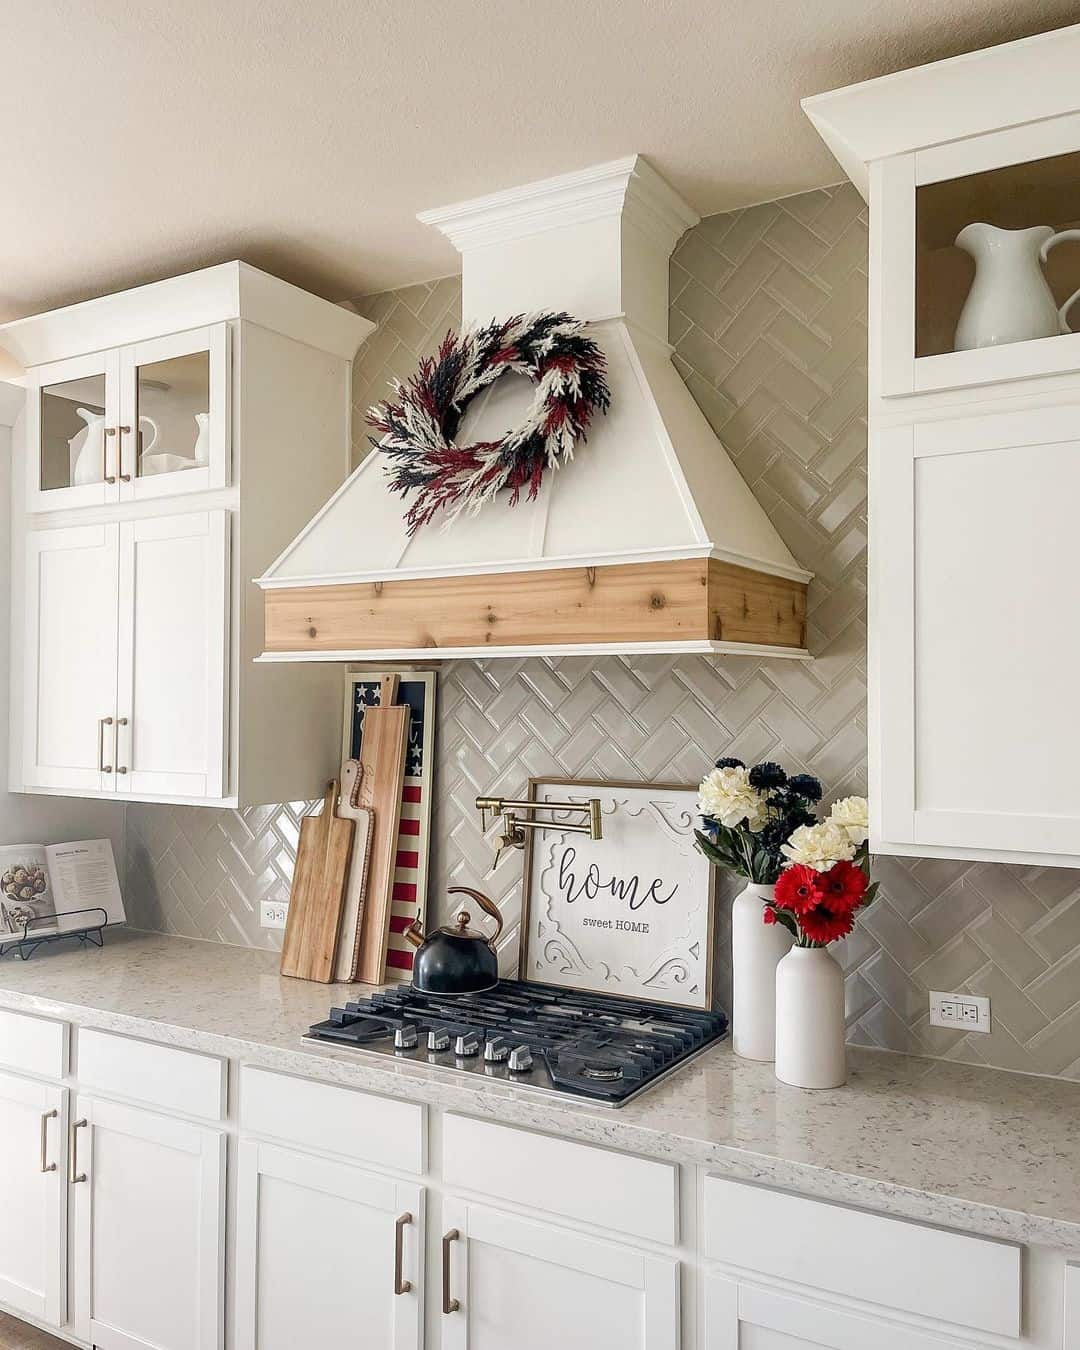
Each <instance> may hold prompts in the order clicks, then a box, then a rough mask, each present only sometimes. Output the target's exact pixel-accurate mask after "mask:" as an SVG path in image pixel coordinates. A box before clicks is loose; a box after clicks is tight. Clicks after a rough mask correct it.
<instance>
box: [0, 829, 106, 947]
mask: <svg viewBox="0 0 1080 1350" xmlns="http://www.w3.org/2000/svg"><path fill="white" fill-rule="evenodd" d="M81 909H83V910H84V909H103V910H104V911H105V913H106V915H107V916H108V917H107V919H106V920H105V921H106V922H107V923H123V922H124V920H125V918H126V917H127V916H126V915H125V913H124V901H123V897H122V896H121V894H120V882H119V879H118V878H117V875H116V862H115V860H114V858H113V851H112V844H111V843H110V842H109V841H108V839H84V840H76V841H74V842H72V843H69V844H2V845H0V942H3V940H4V935H5V934H7V933H12V934H15V935H17V936H19V937H21V936H22V935H23V932H24V930H25V929H26V925H27V922H28V921H29V923H30V926H29V930H28V932H29V935H35V934H37V935H40V934H46V933H67V932H73V931H74V930H75V929H78V928H91V927H96V926H97V925H98V923H99V922H100V920H101V916H100V915H99V914H77V913H75V912H74V911H76V910H81Z"/></svg>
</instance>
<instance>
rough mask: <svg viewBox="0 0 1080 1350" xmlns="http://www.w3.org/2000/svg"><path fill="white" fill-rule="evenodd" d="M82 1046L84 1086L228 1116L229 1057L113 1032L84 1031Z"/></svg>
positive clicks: (187, 1111)
mask: <svg viewBox="0 0 1080 1350" xmlns="http://www.w3.org/2000/svg"><path fill="white" fill-rule="evenodd" d="M78 1046H79V1062H78V1069H77V1073H76V1077H77V1078H78V1080H79V1086H80V1087H81V1088H86V1089H96V1090H97V1091H99V1092H104V1093H110V1094H112V1095H114V1096H117V1097H126V1098H128V1099H129V1100H130V1101H135V1102H143V1103H145V1104H146V1105H147V1106H158V1107H161V1108H162V1109H163V1110H165V1111H178V1112H180V1113H181V1114H183V1115H185V1116H201V1117H202V1118H203V1119H204V1120H222V1119H223V1118H224V1116H225V1110H226V1095H225V1091H226V1086H225V1078H226V1064H225V1061H224V1060H223V1059H216V1058H215V1057H214V1056H213V1055H199V1054H196V1053H195V1052H194V1051H193V1050H177V1049H175V1048H174V1047H173V1046H171V1045H153V1044H151V1043H150V1042H149V1041H133V1040H129V1039H128V1038H127V1037H126V1036H113V1035H111V1034H110V1033H109V1032H107V1031H80V1032H79V1041H78Z"/></svg>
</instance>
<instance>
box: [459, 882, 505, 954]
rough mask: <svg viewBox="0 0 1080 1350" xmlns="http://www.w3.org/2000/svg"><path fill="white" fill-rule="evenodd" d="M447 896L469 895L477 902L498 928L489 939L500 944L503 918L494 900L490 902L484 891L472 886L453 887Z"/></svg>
mask: <svg viewBox="0 0 1080 1350" xmlns="http://www.w3.org/2000/svg"><path fill="white" fill-rule="evenodd" d="M446 894H447V895H467V896H468V897H469V899H470V900H475V901H476V903H477V904H478V905H479V906H480V908H481V909H482V910H483V911H484V913H485V914H490V915H491V917H492V918H493V919H494V920H495V924H496V928H495V931H494V933H492V935H491V937H490V938H489V939H488V941H489V942H498V940H499V934H500V933H501V932H502V930H503V916H502V915H501V914H500V913H499V907H498V905H496V904H495V902H494V901H493V900H489V899H488V898H487V896H486V895H484V893H483V892H482V891H474V890H473V888H472V887H471V886H451V887H450V889H449V890H448V891H447V892H446Z"/></svg>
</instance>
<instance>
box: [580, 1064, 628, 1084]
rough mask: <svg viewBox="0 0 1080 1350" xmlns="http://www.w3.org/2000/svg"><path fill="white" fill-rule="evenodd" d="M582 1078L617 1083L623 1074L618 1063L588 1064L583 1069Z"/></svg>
mask: <svg viewBox="0 0 1080 1350" xmlns="http://www.w3.org/2000/svg"><path fill="white" fill-rule="evenodd" d="M581 1076H582V1078H592V1079H595V1081H596V1082H598V1083H617V1082H618V1081H619V1079H620V1078H621V1077H622V1076H623V1072H622V1069H620V1068H619V1066H618V1065H617V1064H586V1065H585V1067H584V1068H583V1069H582V1070H581Z"/></svg>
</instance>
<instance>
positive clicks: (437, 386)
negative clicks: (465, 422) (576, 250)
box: [367, 313, 611, 535]
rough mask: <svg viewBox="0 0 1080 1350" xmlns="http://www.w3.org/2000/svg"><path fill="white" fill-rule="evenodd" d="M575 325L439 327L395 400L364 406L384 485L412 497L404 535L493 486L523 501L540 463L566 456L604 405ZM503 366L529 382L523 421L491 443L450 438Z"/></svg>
mask: <svg viewBox="0 0 1080 1350" xmlns="http://www.w3.org/2000/svg"><path fill="white" fill-rule="evenodd" d="M584 328H585V325H584V324H583V323H582V322H581V321H580V320H578V319H574V318H571V316H570V315H569V314H561V313H560V314H550V313H541V314H518V315H515V316H514V317H513V318H511V319H504V320H502V321H501V322H500V321H498V320H492V322H491V323H489V324H485V325H483V326H480V327H475V328H469V329H466V330H464V331H462V332H461V333H447V335H446V337H445V338H443V341H442V345H441V346H440V348H439V351H438V355H437V356H434V357H426V358H425V359H424V360H422V361H421V362H420V366H419V369H418V370H417V372H416V374H415V375H414V376H413V377H412V378H411V379H410V380H409V381H408V382H407V383H406V384H402V383H401V381H395V382H394V393H395V395H396V397H395V398H392V399H386V400H385V401H384V402H382V403H379V404H377V405H376V406H375V407H373V408H370V409H368V415H367V420H368V422H369V424H370V425H371V426H372V427H374V429H375V430H376V431H377V432H378V433H379V436H378V438H376V437H374V436H372V437H371V438H370V439H371V443H372V445H374V446H375V447H376V449H377V450H379V451H381V452H382V453H383V454H384V455H386V456H387V459H388V461H389V463H388V465H387V473H388V475H389V478H390V487H391V490H392V491H393V492H397V493H399V494H400V495H401V496H402V497H408V496H409V494H410V493H415V494H416V496H415V499H414V500H413V502H412V504H411V505H410V506H409V509H408V511H407V512H406V513H405V523H406V526H407V527H408V531H409V534H410V535H411V534H414V533H415V532H416V530H417V529H419V528H420V526H421V525H427V524H428V523H429V522H430V521H431V520H433V519H434V517H435V516H436V515H438V513H439V512H440V511H442V510H444V509H445V510H447V511H448V513H449V514H448V516H447V523H449V522H450V521H452V520H454V519H455V518H456V517H457V516H458V515H459V513H460V512H461V511H462V510H463V509H466V508H468V510H469V511H470V512H471V513H474V512H476V511H478V510H479V509H480V507H481V506H482V505H483V504H484V502H488V501H491V500H492V499H493V498H494V497H496V496H497V495H498V494H499V493H500V492H503V491H509V493H510V505H511V506H514V505H516V504H517V502H518V500H519V498H520V496H521V493H522V491H523V490H526V491H527V495H528V497H529V498H530V499H531V498H533V497H535V496H536V494H537V492H538V491H539V488H540V483H541V481H542V479H543V476H544V473H545V472H546V471H547V470H548V469H557V468H558V467H559V466H560V465H561V464H564V463H566V462H567V461H568V460H571V459H573V457H574V447H575V445H576V444H577V441H578V440H579V439H581V440H584V439H585V432H586V430H587V428H588V426H589V423H590V421H591V420H592V417H593V414H594V413H595V412H596V411H597V410H598V409H599V411H600V412H606V411H607V409H608V406H609V404H610V402H611V396H610V394H609V392H608V386H607V380H606V378H605V369H606V361H605V359H604V354H603V352H602V351H601V350H600V348H599V347H598V346H597V344H596V343H595V342H594V341H593V340H592V338H589V337H586V336H585V335H584ZM508 370H516V371H518V372H520V373H521V374H523V375H527V376H528V377H529V379H531V380H532V381H533V383H534V384H535V385H536V393H535V396H534V398H533V401H532V404H531V406H530V407H529V410H528V413H527V414H526V416H525V419H524V421H523V422H522V423H521V425H520V426H517V427H513V428H511V430H510V431H508V432H507V433H506V434H505V435H504V436H503V437H501V438H500V439H499V440H497V441H477V442H475V443H474V444H472V445H458V444H457V443H456V441H455V436H456V435H457V431H458V428H459V427H460V425H461V419H462V417H463V416H464V413H465V410H466V408H467V407H468V406H469V404H470V403H471V401H472V400H473V399H474V398H475V397H476V395H477V394H479V393H480V391H481V390H482V389H486V388H487V387H488V386H489V385H490V384H492V383H493V382H494V381H495V380H497V379H498V378H499V376H500V375H502V374H503V373H504V372H505V371H508Z"/></svg>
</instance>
